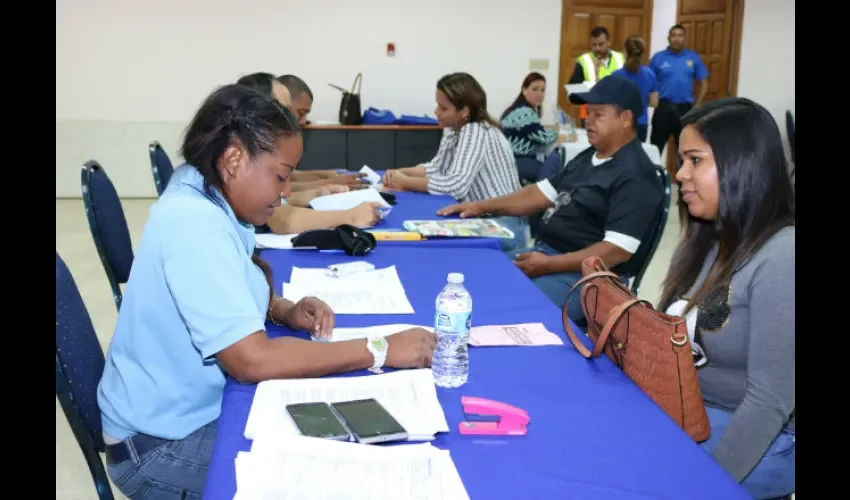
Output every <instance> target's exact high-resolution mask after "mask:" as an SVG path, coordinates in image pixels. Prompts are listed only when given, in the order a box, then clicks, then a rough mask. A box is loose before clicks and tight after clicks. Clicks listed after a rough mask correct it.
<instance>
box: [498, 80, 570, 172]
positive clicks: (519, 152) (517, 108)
mask: <svg viewBox="0 0 850 500" xmlns="http://www.w3.org/2000/svg"><path fill="white" fill-rule="evenodd" d="M545 97H546V78H545V77H544V76H543V75H541V74H540V73H536V72H535V73H529V74H528V76H526V77H525V80H523V81H522V90H521V91H520V93H519V95H518V96H517V98H516V99H515V100H514V102H513V104H511V105H510V106H509V107H508V109H506V110H505V112H504V113H502V131H503V132H504V133H505V137H507V138H508V141H510V143H511V148H512V149H513V152H514V156H515V157H516V165H517V170H519V177H520V179H523V180H525V181H528V182H537V177H538V174H539V173H540V167H541V166H542V165H543V156H544V155H545V153H546V152H547V151H548V149H549V148H550V147H551V146H552V144H554V143H555V140H557V139H558V132H556V131H554V130H546V129H545V128H544V127H543V125H541V123H540V115H541V110H540V107H541V105H542V104H543V99H544V98H545Z"/></svg>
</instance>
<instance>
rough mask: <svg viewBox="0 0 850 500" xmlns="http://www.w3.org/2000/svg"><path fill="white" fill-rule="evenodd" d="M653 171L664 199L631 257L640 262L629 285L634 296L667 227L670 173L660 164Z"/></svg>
mask: <svg viewBox="0 0 850 500" xmlns="http://www.w3.org/2000/svg"><path fill="white" fill-rule="evenodd" d="M655 173H656V175H657V176H658V180H659V182H661V186H662V188H663V189H664V201H663V203H662V205H661V210H660V213H659V214H658V218H657V219H656V224H654V225H653V226H652V228H651V229H650V231H649V234H647V235H646V238H644V240H643V241H642V242H641V244H640V247H639V248H638V251H637V252H635V255H634V256H633V257H632V258H633V259H636V262H639V263H640V264H639V265H638V270H637V272H636V273H635V276H634V280H633V281H632V286H631V290H632V293H634V294H635V296H637V294H638V290H639V289H640V283H641V281H643V276H644V274H646V270H647V268H649V264H650V262H652V257H653V256H655V251H656V250H657V249H658V244H659V243H661V238H662V237H663V236H664V228H666V227H667V217H668V216H669V215H670V174H669V173H668V172H667V169H666V168H664V167H662V166H660V165H656V166H655Z"/></svg>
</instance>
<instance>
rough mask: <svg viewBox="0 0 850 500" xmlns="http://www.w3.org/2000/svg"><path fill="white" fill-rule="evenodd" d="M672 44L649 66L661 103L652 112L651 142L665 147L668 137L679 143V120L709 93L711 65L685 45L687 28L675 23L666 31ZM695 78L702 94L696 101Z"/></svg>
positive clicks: (662, 148)
mask: <svg viewBox="0 0 850 500" xmlns="http://www.w3.org/2000/svg"><path fill="white" fill-rule="evenodd" d="M667 41H668V42H669V44H670V45H668V46H667V48H666V49H664V50H662V51H660V52H657V53H656V54H655V55H654V56H652V59H651V60H650V61H649V68H650V69H651V70H652V71H653V72H654V73H655V77H656V78H657V80H658V98H659V101H658V107H657V108H655V113H654V114H653V115H652V133H651V134H650V138H649V142H650V143H652V144H653V145H655V146H656V147H657V148H658V152H659V153H660V152H663V151H664V145H665V144H666V143H667V139H669V138H670V136H673V140H674V141H676V143H677V144H678V143H679V133H680V132H681V131H682V126H681V125H680V120H681V119H682V116H684V114H685V113H687V112H688V111H690V110H691V108H693V107H694V106H699V105H700V103H701V102H702V100H703V99H705V95H706V94H707V93H708V69H707V68H706V67H705V64H703V62H702V59H700V57H699V54H697V53H696V52H694V51H692V50H689V49H687V48H685V28H684V27H683V26H682V25H681V24H676V25H674V26H673V27H672V28H670V32H669V33H668V35H667ZM694 80H696V81H698V82H700V86H699V95H698V96H697V98H696V102H694V83H693V82H694Z"/></svg>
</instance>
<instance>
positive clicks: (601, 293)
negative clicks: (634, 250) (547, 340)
mask: <svg viewBox="0 0 850 500" xmlns="http://www.w3.org/2000/svg"><path fill="white" fill-rule="evenodd" d="M581 272H582V278H581V279H580V280H579V281H578V282H577V283H576V284H575V285H574V286H573V288H572V289H571V290H570V293H572V292H573V290H575V289H576V288H578V287H579V286H581V285H584V287H582V289H581V308H582V310H583V311H584V315H585V317H586V318H587V326H588V336H589V337H590V339H591V340H592V341H593V343H594V345H593V351H590V350H588V349H587V347H585V346H584V344H582V343H581V341H580V340H579V339H578V337H577V336H576V334H575V332H574V331H573V329H572V327H571V326H570V321H569V319H568V317H567V304H566V303H565V304H564V310H563V318H564V328H566V330H567V335H569V337H570V340H571V341H572V343H573V345H574V346H575V348H576V350H577V351H578V352H579V353H580V354H581V355H582V356H584V357H585V358H587V359H592V358H595V357H597V356H599V355H600V354H601V353H602V351H603V350H604V351H605V354H607V355H608V357H609V358H611V360H612V361H614V363H615V364H616V365H617V366H619V367H620V369H622V370H623V371H624V372H625V373H626V375H628V376H629V378H631V379H632V380H633V381H634V382H635V384H637V385H638V387H640V388H641V389H642V390H643V391H644V392H645V393H646V394H647V395H648V396H649V397H650V398H652V400H653V401H655V403H656V404H657V405H658V406H660V407H661V409H663V410H664V411H665V412H666V413H667V415H669V416H670V418H672V419H673V421H675V422H676V423H677V424H679V426H680V427H681V428H682V429H683V430H684V431H685V432H686V433H687V434H688V435H690V436H691V438H693V439H694V441H696V442H701V441H705V440H706V439H708V438H709V436H710V435H711V426H710V425H709V422H708V415H707V414H706V412H705V405H704V403H703V400H702V393H701V391H700V388H699V380H698V379H697V373H696V367H695V366H694V358H693V355H692V353H691V345H690V339H689V337H688V329H687V325H686V323H685V319H684V318H679V317H676V316H669V315H667V314H663V313H661V312H658V311H656V310H655V309H654V308H653V307H652V304H650V303H649V302H647V301H645V300H641V299H638V298H637V297H635V296H634V294H632V292H631V291H630V290H629V289H628V288H626V286H625V285H624V284H623V282H622V281H620V278H619V277H618V276H617V275H616V274H614V273H612V272H611V271H609V270H608V268H607V267H606V266H605V264H604V263H603V262H602V259H600V258H599V257H589V258H587V259H585V260H584V262H582V266H581Z"/></svg>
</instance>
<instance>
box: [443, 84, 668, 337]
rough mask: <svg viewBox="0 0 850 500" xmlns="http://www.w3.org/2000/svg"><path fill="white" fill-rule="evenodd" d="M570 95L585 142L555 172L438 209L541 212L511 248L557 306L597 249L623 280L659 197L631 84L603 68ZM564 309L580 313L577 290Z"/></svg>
mask: <svg viewBox="0 0 850 500" xmlns="http://www.w3.org/2000/svg"><path fill="white" fill-rule="evenodd" d="M570 102H572V103H573V104H586V105H587V137H588V140H589V142H590V145H591V146H590V147H589V148H587V149H586V150H584V151H582V152H581V153H579V154H578V155H577V156H576V157H575V158H573V159H572V160H571V161H570V162H569V163H567V165H566V167H564V169H563V170H562V171H561V172H559V173H557V174H555V175H554V176H553V177H552V178H550V179H544V180H542V181H540V182H538V183H537V184H532V185H528V186H526V187H524V188H522V189H521V190H519V191H516V192H514V193H511V194H509V195H507V196H500V197H498V198H492V199H489V200H486V201H481V202H472V203H461V204H459V205H453V206H450V207H446V208H443V209H441V210H440V211H439V212H438V214H439V215H443V216H445V215H451V214H460V216H461V217H463V218H466V217H478V216H480V215H482V214H493V215H512V216H528V215H533V214H536V213H539V212H543V219H542V221H541V223H540V230H539V236H538V240H537V242H536V243H535V245H534V246H533V247H531V248H526V249H522V250H518V251H515V252H511V253H510V254H509V255H510V256H511V257H512V258H513V259H514V262H515V263H516V265H517V266H518V267H519V268H520V269H521V270H522V271H523V272H524V273H525V274H526V275H527V276H528V277H529V278H531V279H532V281H534V283H535V284H536V285H537V286H538V287H539V288H540V289H541V290H542V291H543V292H544V293H545V294H546V295H547V296H548V297H549V298H550V299H551V300H552V302H554V303H555V305H557V306H558V307H563V304H564V302H565V300H566V299H567V294H568V293H569V290H570V288H571V287H572V286H573V284H575V282H576V281H578V280H579V279H580V278H581V262H582V261H583V260H584V259H586V258H587V257H591V256H599V257H601V258H602V260H603V262H605V264H606V265H607V266H608V267H609V268H610V269H611V270H612V271H614V272H615V273H617V274H619V275H620V276H621V277H622V278H623V280H624V281H625V280H626V279H627V278H628V277H629V276H631V275H633V274H634V273H635V272H636V271H637V269H634V266H633V265H631V263H630V262H629V260H630V259H631V257H632V255H633V254H635V253H636V252H637V250H638V247H639V246H640V244H641V241H642V240H643V238H644V237H645V236H646V235H647V234H648V233H649V230H650V229H651V227H652V225H653V224H654V223H655V222H656V221H657V220H658V215H659V214H660V210H661V204H662V201H663V199H664V197H663V193H662V188H661V183H660V182H659V181H658V178H657V176H656V173H655V167H654V166H653V164H652V161H651V160H650V159H649V157H648V156H647V155H646V153H645V152H644V150H643V146H642V145H641V143H640V141H639V140H638V139H637V132H636V128H637V117H638V116H640V114H641V111H642V105H641V98H640V90H638V87H637V85H635V83H634V82H632V81H630V80H628V79H625V78H622V77H619V76H608V77H606V78H603V79H602V80H600V81H599V82H598V83H596V85H594V86H593V88H592V89H591V90H590V92H584V93H577V94H572V95H570ZM568 314H569V316H570V318H572V319H573V320H574V321H575V320H579V319H581V318H583V317H584V314H583V312H582V310H581V304H580V299H579V293H578V291H576V292H575V293H573V294H572V295H571V296H570V300H569V304H568Z"/></svg>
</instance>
